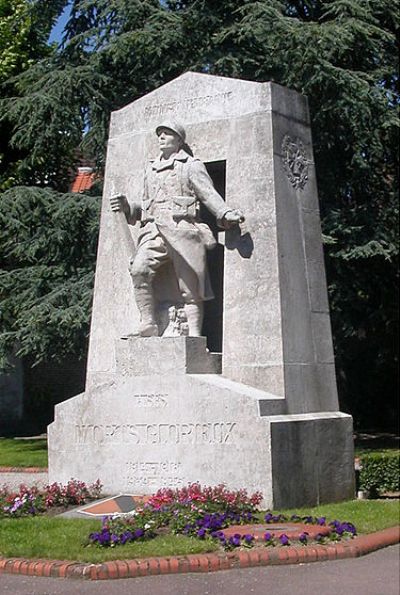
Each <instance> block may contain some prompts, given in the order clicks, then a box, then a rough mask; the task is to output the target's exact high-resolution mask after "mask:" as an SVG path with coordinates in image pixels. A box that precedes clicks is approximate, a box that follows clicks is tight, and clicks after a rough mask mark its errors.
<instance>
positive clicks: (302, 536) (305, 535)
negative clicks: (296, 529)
mask: <svg viewBox="0 0 400 595" xmlns="http://www.w3.org/2000/svg"><path fill="white" fill-rule="evenodd" d="M308 535H309V534H308V533H307V531H303V533H301V534H300V535H299V541H300V542H301V543H303V544H304V545H305V544H306V543H307V539H308Z"/></svg>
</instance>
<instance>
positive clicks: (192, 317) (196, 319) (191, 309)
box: [185, 302, 204, 337]
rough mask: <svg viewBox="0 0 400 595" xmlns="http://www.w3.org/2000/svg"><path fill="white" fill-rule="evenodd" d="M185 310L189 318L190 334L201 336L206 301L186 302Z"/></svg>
mask: <svg viewBox="0 0 400 595" xmlns="http://www.w3.org/2000/svg"><path fill="white" fill-rule="evenodd" d="M185 312H186V316H187V319H188V325H189V335H190V336H191V337H201V329H202V326H203V317H204V302H191V303H188V304H185Z"/></svg>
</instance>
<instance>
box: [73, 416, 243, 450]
mask: <svg viewBox="0 0 400 595" xmlns="http://www.w3.org/2000/svg"><path fill="white" fill-rule="evenodd" d="M236 425H237V423H236V422H235V421H232V422H229V421H228V422H226V421H216V422H208V423H196V424H193V423H177V424H168V423H155V424H146V423H139V424H109V425H100V424H99V425H94V424H76V425H75V442H77V443H78V444H104V443H112V444H122V443H127V442H128V443H130V444H137V445H142V444H194V445H196V444H199V445H200V444H233V443H234V442H235V437H236V435H235V428H236Z"/></svg>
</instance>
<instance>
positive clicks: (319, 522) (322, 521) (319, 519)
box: [315, 516, 326, 526]
mask: <svg viewBox="0 0 400 595" xmlns="http://www.w3.org/2000/svg"><path fill="white" fill-rule="evenodd" d="M315 522H316V523H317V525H320V526H322V525H326V517H324V516H321V517H317V518H316V519H315Z"/></svg>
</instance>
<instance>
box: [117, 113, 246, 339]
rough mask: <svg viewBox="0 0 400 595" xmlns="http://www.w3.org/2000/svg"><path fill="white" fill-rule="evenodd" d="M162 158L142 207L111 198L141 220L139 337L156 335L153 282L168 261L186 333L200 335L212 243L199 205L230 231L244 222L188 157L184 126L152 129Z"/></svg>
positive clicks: (150, 173)
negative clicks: (183, 315) (207, 258)
mask: <svg viewBox="0 0 400 595" xmlns="http://www.w3.org/2000/svg"><path fill="white" fill-rule="evenodd" d="M156 134H157V136H158V142H159V148H160V155H159V157H158V158H157V159H156V160H155V161H153V162H152V163H151V164H150V165H149V167H148V168H147V170H146V173H145V183H144V193H143V199H142V202H141V204H135V203H134V204H132V205H130V204H129V203H128V201H127V199H126V197H125V196H122V195H118V196H113V197H111V199H110V200H111V208H112V210H113V211H119V210H122V211H123V212H124V213H125V216H126V219H127V221H128V223H130V224H131V225H134V224H135V223H136V222H137V221H138V220H140V224H141V229H140V232H139V237H138V247H137V252H136V254H135V256H134V258H133V260H132V262H131V266H130V273H131V276H132V280H133V285H134V290H135V299H136V303H137V306H138V309H139V313H140V317H141V323H140V327H139V329H138V333H137V334H138V335H140V336H142V337H150V336H158V335H159V328H158V325H157V317H156V312H155V308H156V306H155V292H154V286H153V281H154V278H155V275H156V273H157V271H158V270H159V269H160V268H161V267H162V266H163V265H164V264H166V263H168V262H169V263H172V265H173V270H174V273H175V278H176V279H175V284H176V286H177V289H178V296H179V297H178V302H179V303H180V304H184V305H185V311H186V315H187V319H188V325H189V334H190V335H191V336H199V335H201V327H202V322H203V302H204V301H205V300H210V299H213V297H214V295H213V293H212V289H211V286H210V280H209V276H208V271H207V264H206V250H209V249H212V248H214V247H215V245H216V241H215V239H214V236H213V235H212V232H211V230H210V228H209V227H208V225H206V224H205V223H201V222H200V221H199V207H200V204H199V201H200V202H202V203H203V204H204V205H205V207H206V208H207V209H208V210H209V211H210V212H211V213H212V214H213V215H214V216H215V217H216V219H217V223H218V225H219V226H220V227H221V228H223V229H229V228H231V227H233V226H235V225H238V224H239V223H240V222H242V221H244V217H243V214H242V213H241V212H240V211H238V210H232V209H230V208H229V207H228V206H227V205H226V203H225V202H224V200H223V198H222V197H221V196H220V195H219V194H218V192H217V191H216V190H215V188H214V185H213V183H212V180H211V178H210V176H209V175H208V173H207V170H206V168H205V166H204V164H203V163H202V162H201V161H199V160H198V159H195V158H194V157H192V156H191V155H190V153H189V152H188V151H190V149H189V148H188V147H187V145H186V144H185V138H186V133H185V130H184V128H183V127H182V126H181V125H180V124H177V123H176V122H164V123H162V124H160V126H158V127H157V129H156Z"/></svg>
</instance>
